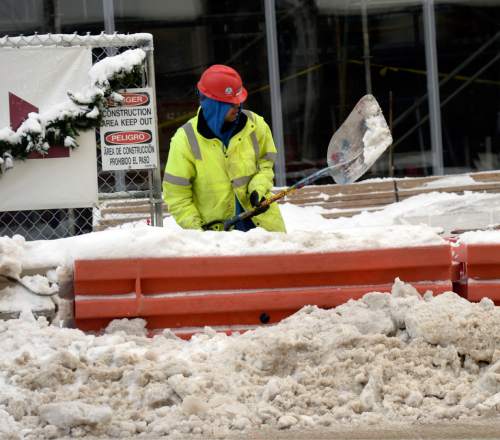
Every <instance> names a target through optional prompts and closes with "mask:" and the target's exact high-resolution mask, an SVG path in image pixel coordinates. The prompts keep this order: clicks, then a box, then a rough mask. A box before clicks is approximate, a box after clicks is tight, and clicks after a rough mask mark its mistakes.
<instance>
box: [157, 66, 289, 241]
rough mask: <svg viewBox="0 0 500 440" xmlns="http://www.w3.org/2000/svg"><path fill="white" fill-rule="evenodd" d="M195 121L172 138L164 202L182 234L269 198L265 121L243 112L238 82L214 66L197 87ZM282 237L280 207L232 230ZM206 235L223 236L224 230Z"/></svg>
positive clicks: (270, 153) (270, 157)
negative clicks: (276, 233) (257, 229)
mask: <svg viewBox="0 0 500 440" xmlns="http://www.w3.org/2000/svg"><path fill="white" fill-rule="evenodd" d="M197 86H198V91H199V96H200V107H199V108H198V112H197V115H196V116H195V117H194V118H192V119H190V120H189V121H188V122H187V123H186V124H184V125H183V126H182V127H181V128H179V129H178V130H177V131H176V133H175V135H174V136H173V137H172V140H171V143H170V151H169V155H168V160H167V165H166V168H165V175H164V179H163V198H164V200H165V203H166V204H167V206H168V210H169V212H170V213H171V214H172V215H173V217H174V218H175V220H176V222H177V223H178V224H179V225H180V226H181V227H183V228H185V229H204V226H205V225H207V224H209V223H213V221H215V220H225V219H228V218H230V217H232V216H234V215H236V214H239V213H241V212H243V211H248V210H251V209H253V208H254V207H256V206H258V205H259V204H260V202H261V201H262V200H264V199H265V198H266V197H268V196H270V195H271V192H270V191H271V188H272V186H273V179H274V172H273V164H274V160H275V158H276V147H275V145H274V141H273V137H272V134H271V130H270V129H269V126H268V125H267V123H266V122H265V121H264V118H262V117H261V116H259V115H257V114H256V113H253V112H251V111H248V110H242V103H243V102H244V101H245V100H246V98H247V91H246V90H245V88H244V87H243V84H242V81H241V77H240V75H239V74H238V72H236V70H234V69H232V68H231V67H228V66H224V65H220V64H216V65H213V66H211V67H209V68H208V69H207V70H205V71H204V72H203V74H202V75H201V78H200V80H199V82H198V85H197ZM256 226H259V227H262V228H264V229H266V230H268V231H281V232H285V224H284V222H283V219H282V217H281V213H280V210H279V207H278V205H277V204H276V203H273V204H272V205H270V206H269V207H267V209H265V210H264V211H263V212H262V213H261V214H259V215H257V216H255V217H253V218H251V219H246V220H244V221H240V222H239V223H237V224H236V225H235V229H238V230H241V231H248V230H249V229H252V228H255V227H256ZM210 229H215V230H222V229H223V227H222V224H220V223H218V224H214V225H213V226H212V227H210Z"/></svg>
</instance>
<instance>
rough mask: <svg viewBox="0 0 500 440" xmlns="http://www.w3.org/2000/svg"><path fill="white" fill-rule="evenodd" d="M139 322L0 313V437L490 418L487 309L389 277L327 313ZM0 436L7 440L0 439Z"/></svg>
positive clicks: (497, 405)
mask: <svg viewBox="0 0 500 440" xmlns="http://www.w3.org/2000/svg"><path fill="white" fill-rule="evenodd" d="M143 335H144V322H143V321H141V320H135V321H126V320H123V321H115V322H114V323H113V325H110V327H109V328H108V331H107V332H106V333H105V334H103V335H101V336H91V335H85V334H83V333H82V332H80V331H78V330H71V329H61V328H57V327H54V326H48V325H47V324H46V322H45V321H44V319H43V318H40V319H39V320H38V321H35V320H34V319H33V318H32V317H30V315H28V314H26V315H23V317H22V319H18V320H12V321H5V322H0V338H1V340H2V352H1V354H0V435H3V436H4V437H6V436H9V435H10V438H22V436H24V438H27V439H48V438H58V437H61V436H63V435H71V437H72V438H73V437H81V436H85V435H107V436H111V437H116V438H126V437H129V436H133V435H138V436H139V437H143V438H155V437H156V436H164V435H171V436H173V437H180V438H182V437H183V436H185V435H186V434H188V433H195V434H196V433H197V434H200V435H202V437H204V438H207V437H210V438H212V437H216V438H221V437H224V436H226V435H228V434H229V433H231V432H234V431H241V430H247V429H250V428H265V427H270V428H279V429H304V428H310V427H328V426H330V425H332V424H334V423H338V422H340V423H363V424H366V423H368V424H378V423H383V422H387V421H392V422H396V421H405V422H409V423H412V422H419V423H431V422H439V421H442V420H456V419H464V418H465V419H467V418H474V417H488V416H495V415H498V411H499V410H500V351H499V350H498V348H497V347H498V346H499V344H500V309H499V308H498V307H495V306H494V305H493V304H492V303H491V301H489V300H483V301H482V302H481V303H479V304H471V303H469V302H467V301H466V300H464V299H462V298H460V297H458V296H457V295H456V294H454V293H451V292H449V293H446V294H443V295H440V296H437V297H432V295H430V294H426V295H425V297H424V298H422V297H420V295H419V294H418V293H417V292H416V291H415V290H414V289H413V288H412V287H411V286H409V285H406V284H404V283H401V282H400V281H399V280H396V282H395V284H394V286H393V289H392V293H391V294H388V293H369V294H367V295H365V296H364V297H363V298H362V299H361V300H359V301H350V302H349V303H347V304H344V305H342V306H339V307H337V308H336V309H333V310H321V309H318V308H316V307H313V306H308V307H305V308H304V309H302V310H301V311H299V312H298V313H296V314H295V315H293V316H292V317H290V318H288V319H286V320H285V321H283V322H281V323H280V324H278V325H276V326H274V327H266V328H260V329H258V330H255V331H249V332H247V333H245V334H242V335H234V336H230V337H229V336H226V335H221V334H215V333H214V332H213V331H212V330H210V329H207V330H206V332H205V333H204V334H200V335H198V336H195V337H194V338H193V339H192V340H191V341H190V342H186V341H183V340H180V339H177V338H176V337H175V336H173V335H172V333H171V332H170V331H164V332H163V333H162V334H159V335H157V336H155V337H153V338H146V337H145V336H143ZM7 438H9V437H7Z"/></svg>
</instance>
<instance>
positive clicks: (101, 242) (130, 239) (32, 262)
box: [0, 220, 445, 272]
mask: <svg viewBox="0 0 500 440" xmlns="http://www.w3.org/2000/svg"><path fill="white" fill-rule="evenodd" d="M172 222H173V220H172ZM444 242H445V241H444V239H443V238H441V237H440V236H439V235H438V234H437V233H436V231H435V229H433V228H429V227H427V226H394V227H384V228H364V229H362V230H361V229H343V230H339V231H325V232H322V231H318V230H316V231H298V230H297V231H295V232H294V233H293V234H284V233H273V232H267V231H264V230H263V229H261V228H256V229H253V230H251V231H249V232H246V233H244V232H240V231H231V232H229V233H221V232H213V231H206V232H202V231H195V230H182V231H180V230H179V228H178V227H174V226H173V225H172V227H165V228H155V227H151V226H146V225H142V226H137V227H136V228H133V229H114V230H106V231H102V232H95V233H92V234H85V235H81V236H76V237H69V238H63V239H59V240H40V241H26V240H25V239H24V238H23V237H21V236H19V235H15V236H14V237H12V238H9V237H0V255H3V256H4V258H6V259H9V261H11V263H10V264H11V265H14V264H17V265H18V266H19V268H18V269H17V272H19V270H20V268H23V269H30V268H36V267H58V266H61V267H67V268H70V269H71V268H72V267H73V263H74V261H75V260H77V259H106V258H144V257H181V256H199V255H256V254H283V253H285V254H289V253H307V252H332V251H347V250H355V249H376V248H387V247H391V248H392V247H412V246H425V245H433V244H442V243H444Z"/></svg>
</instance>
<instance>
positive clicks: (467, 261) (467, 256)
mask: <svg viewBox="0 0 500 440" xmlns="http://www.w3.org/2000/svg"><path fill="white" fill-rule="evenodd" d="M453 258H454V260H455V261H457V262H458V263H459V264H460V265H461V269H460V272H461V273H460V281H459V282H458V283H457V284H456V285H455V291H457V292H458V293H460V294H461V295H462V296H464V297H465V298H467V299H468V300H469V301H480V300H481V298H484V297H488V298H491V299H492V300H493V302H494V303H495V304H496V305H500V244H494V243H492V244H461V245H460V246H458V247H456V248H454V250H453Z"/></svg>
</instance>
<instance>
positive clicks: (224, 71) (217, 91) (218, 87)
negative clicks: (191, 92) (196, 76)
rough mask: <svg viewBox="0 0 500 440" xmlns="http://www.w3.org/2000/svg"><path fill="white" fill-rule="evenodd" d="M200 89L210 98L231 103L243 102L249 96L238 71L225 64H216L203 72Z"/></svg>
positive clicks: (199, 83) (199, 82)
mask: <svg viewBox="0 0 500 440" xmlns="http://www.w3.org/2000/svg"><path fill="white" fill-rule="evenodd" d="M198 90H199V91H200V92H201V93H202V94H203V95H205V96H207V97H208V98H212V99H215V100H216V101H222V102H228V103H230V104H241V103H242V102H244V101H245V100H246V99H247V96H248V93H247V91H246V89H245V87H243V82H242V81H241V77H240V75H239V74H238V72H236V70H234V69H233V68H232V67H229V66H224V65H223V64H214V65H213V66H210V67H209V68H208V69H207V70H205V71H204V72H203V73H202V74H201V78H200V80H199V81H198Z"/></svg>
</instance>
